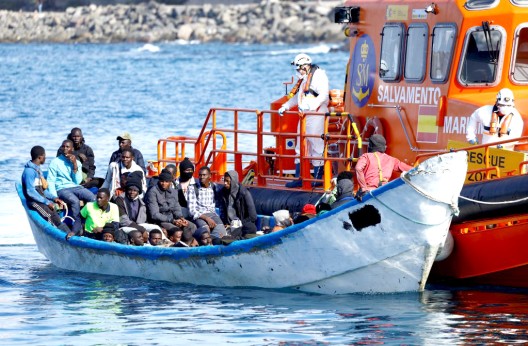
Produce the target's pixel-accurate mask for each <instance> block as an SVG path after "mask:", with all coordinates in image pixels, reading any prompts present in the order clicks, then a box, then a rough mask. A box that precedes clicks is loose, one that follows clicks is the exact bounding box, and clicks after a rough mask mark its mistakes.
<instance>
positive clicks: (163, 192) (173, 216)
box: [145, 170, 196, 238]
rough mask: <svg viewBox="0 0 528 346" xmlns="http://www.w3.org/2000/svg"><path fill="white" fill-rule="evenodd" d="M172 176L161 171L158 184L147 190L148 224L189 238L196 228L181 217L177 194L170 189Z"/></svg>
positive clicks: (167, 172)
mask: <svg viewBox="0 0 528 346" xmlns="http://www.w3.org/2000/svg"><path fill="white" fill-rule="evenodd" d="M172 181H173V178H172V174H171V173H170V172H169V171H166V170H163V171H161V173H160V175H159V180H158V184H157V185H156V186H152V187H151V188H149V189H148V191H147V193H146V194H145V204H146V206H147V217H148V220H149V222H150V223H155V224H156V225H158V226H161V227H162V228H164V229H165V230H166V231H167V232H169V231H170V230H171V229H173V228H179V229H181V230H182V231H183V236H182V237H184V238H190V237H192V235H193V234H194V232H195V231H196V226H195V225H194V224H193V223H192V222H189V221H188V220H186V219H185V218H184V217H183V214H182V210H181V207H180V204H179V202H178V193H177V192H176V190H175V189H174V188H172Z"/></svg>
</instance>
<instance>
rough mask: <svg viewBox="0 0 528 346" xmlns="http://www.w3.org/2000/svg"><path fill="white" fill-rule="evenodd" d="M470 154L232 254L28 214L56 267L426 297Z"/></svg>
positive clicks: (428, 166)
mask: <svg viewBox="0 0 528 346" xmlns="http://www.w3.org/2000/svg"><path fill="white" fill-rule="evenodd" d="M466 169H467V164H466V153H465V152H458V153H449V154H444V155H440V156H437V157H434V158H431V159H429V160H427V161H425V162H423V163H422V164H420V165H419V166H417V167H415V168H413V169H412V170H411V171H409V172H406V173H404V174H402V176H401V177H400V178H399V179H397V180H394V181H392V182H390V183H389V184H387V185H385V186H383V187H380V188H379V189H377V190H375V191H374V192H373V193H372V194H371V195H367V196H365V197H364V199H363V202H361V203H358V202H357V201H355V200H353V201H350V202H349V203H347V204H346V205H343V206H341V207H339V208H337V209H335V210H332V211H329V212H327V213H326V214H323V215H321V216H319V217H317V218H314V219H311V220H309V221H306V222H304V223H301V224H297V225H293V226H291V227H289V228H287V229H284V230H282V231H279V232H275V233H271V234H268V235H263V236H259V237H256V238H253V239H249V240H243V241H237V242H234V243H232V244H230V245H229V246H209V247H196V248H161V247H134V246H126V245H121V244H116V243H106V242H102V241H96V240H92V239H89V238H84V237H72V238H71V239H70V240H69V241H66V240H65V234H64V233H63V232H61V231H60V230H58V229H56V228H55V227H53V226H52V225H50V224H48V223H47V222H46V221H45V220H43V219H42V218H41V217H40V216H39V215H38V214H37V213H36V212H35V211H32V210H29V209H28V208H27V207H26V203H25V200H24V197H23V195H22V193H21V190H20V189H21V187H20V185H19V184H18V185H17V189H18V192H19V195H20V198H21V199H22V202H23V205H24V207H26V212H27V215H28V218H29V221H30V225H31V228H32V231H33V235H34V237H35V241H36V243H37V245H38V248H39V251H40V252H42V253H43V254H44V256H46V258H48V259H49V260H50V261H51V262H52V263H53V264H54V265H56V266H57V267H60V268H64V269H68V270H74V271H81V272H91V273H100V274H109V275H121V276H135V277H141V278H146V279H152V280H163V281H169V282H174V283H190V284H195V285H207V286H221V287H261V288H290V289H293V290H301V291H306V292H317V293H322V294H345V293H355V292H373V293H374V292H383V293H386V292H402V291H420V290H423V289H424V286H425V283H426V280H427V277H428V275H429V271H430V269H431V266H432V264H433V262H434V259H435V257H436V255H437V253H438V252H439V250H440V249H441V248H442V246H443V244H444V242H445V239H446V237H447V234H448V230H449V225H450V222H451V217H452V215H453V213H454V212H455V211H456V208H457V200H458V195H459V193H460V191H461V189H462V185H463V183H464V178H465V174H466Z"/></svg>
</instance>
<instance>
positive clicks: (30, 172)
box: [22, 145, 73, 236]
mask: <svg viewBox="0 0 528 346" xmlns="http://www.w3.org/2000/svg"><path fill="white" fill-rule="evenodd" d="M45 162H46V150H44V148H43V147H41V146H40V145H36V146H34V147H33V148H31V160H30V161H28V162H27V163H26V165H25V166H24V171H23V172H22V189H23V191H24V196H25V197H26V200H27V201H28V206H29V207H30V208H31V209H33V210H35V211H36V212H38V213H39V214H40V216H42V217H43V218H44V219H47V220H48V222H49V223H51V224H52V225H54V226H55V227H57V228H59V229H60V230H62V231H64V232H66V234H70V232H71V230H70V228H69V227H68V226H67V225H66V224H65V223H63V222H62V221H61V218H60V216H59V214H58V213H57V211H56V210H55V207H56V204H57V206H63V205H64V204H65V203H64V202H63V201H62V200H61V199H60V198H58V197H56V196H54V195H52V194H51V193H50V192H49V190H48V183H47V181H46V179H45V178H44V175H43V174H42V171H41V167H40V166H41V165H43V164H44V163H45ZM71 235H73V233H72V234H71ZM71 235H70V236H71Z"/></svg>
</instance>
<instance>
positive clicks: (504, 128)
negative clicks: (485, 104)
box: [489, 112, 513, 137]
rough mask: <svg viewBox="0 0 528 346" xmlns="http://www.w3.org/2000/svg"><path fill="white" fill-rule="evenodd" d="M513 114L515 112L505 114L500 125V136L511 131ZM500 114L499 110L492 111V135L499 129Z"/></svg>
mask: <svg viewBox="0 0 528 346" xmlns="http://www.w3.org/2000/svg"><path fill="white" fill-rule="evenodd" d="M512 116H513V113H510V114H508V115H505V116H504V117H503V119H502V124H501V125H500V130H499V133H498V136H499V137H500V136H502V135H507V134H508V133H509V128H510V122H511V118H512ZM498 125H499V115H498V114H497V112H492V113H491V121H490V126H489V133H490V135H492V136H493V135H495V134H496V133H497V130H498V129H499V126H498Z"/></svg>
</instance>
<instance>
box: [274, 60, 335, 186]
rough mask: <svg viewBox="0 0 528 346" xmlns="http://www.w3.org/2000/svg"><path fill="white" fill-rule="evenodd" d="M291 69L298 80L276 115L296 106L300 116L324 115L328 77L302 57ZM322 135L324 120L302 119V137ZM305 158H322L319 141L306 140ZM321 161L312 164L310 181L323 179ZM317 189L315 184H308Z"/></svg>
mask: <svg viewBox="0 0 528 346" xmlns="http://www.w3.org/2000/svg"><path fill="white" fill-rule="evenodd" d="M291 64H292V65H294V66H295V68H296V70H297V74H298V76H299V80H298V81H297V84H295V86H294V87H293V89H292V91H291V92H290V94H289V97H290V99H289V100H288V101H287V102H286V103H284V104H283V105H282V107H281V108H280V109H279V111H278V112H279V114H280V115H282V114H283V113H284V112H285V111H287V110H288V109H290V108H291V107H294V106H296V105H297V106H298V107H299V111H300V112H322V113H326V112H328V101H329V97H328V89H329V85H328V77H327V76H326V72H325V71H324V70H323V69H321V68H319V66H317V65H314V64H312V58H310V57H309V56H308V55H306V54H304V53H302V54H299V55H297V56H296V57H295V59H294V60H293V61H292V63H291ZM297 132H300V123H299V125H298V127H297ZM323 132H324V117H323V116H317V115H308V116H307V117H306V134H307V135H317V136H320V135H322V134H323ZM306 142H307V145H308V148H307V153H308V155H309V156H323V151H324V141H323V139H321V138H319V137H318V138H307V139H306ZM300 144H301V143H300V141H299V140H297V145H296V146H295V153H296V154H297V156H298V155H299V154H300ZM323 164H324V162H323V161H322V160H313V161H312V165H313V167H314V177H315V178H316V179H322V177H323ZM300 171H301V164H300V159H299V157H297V158H295V176H296V177H299V176H300ZM312 185H313V186H319V185H321V184H320V183H319V184H316V183H314V184H312ZM301 186H302V180H301V179H297V180H294V181H291V182H289V183H287V184H286V187H301Z"/></svg>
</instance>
